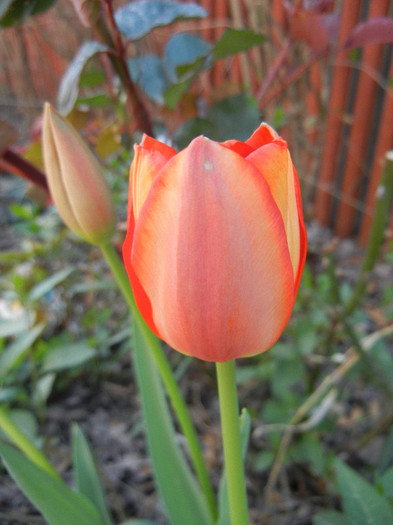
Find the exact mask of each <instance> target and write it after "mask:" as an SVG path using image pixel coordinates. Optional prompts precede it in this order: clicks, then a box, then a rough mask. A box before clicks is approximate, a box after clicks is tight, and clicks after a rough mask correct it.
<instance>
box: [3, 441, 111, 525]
mask: <svg viewBox="0 0 393 525" xmlns="http://www.w3.org/2000/svg"><path fill="white" fill-rule="evenodd" d="M0 455H1V456H2V458H3V461H4V463H5V466H6V467H7V470H8V471H9V473H10V474H11V476H12V477H13V478H14V480H15V482H16V483H17V485H18V486H19V488H20V489H21V490H22V492H23V493H24V494H25V495H26V496H27V497H28V498H29V500H30V501H31V502H32V503H33V505H35V506H36V507H37V509H38V510H39V511H40V512H41V514H42V515H43V516H44V518H45V519H46V520H47V522H48V523H49V524H50V525H70V524H71V523H75V524H76V523H77V524H78V525H104V524H103V522H102V521H101V519H100V516H99V514H98V512H97V510H96V509H95V508H94V507H93V505H92V504H91V503H90V501H89V500H88V499H87V498H85V497H84V496H82V495H81V494H77V493H75V492H73V491H72V490H70V489H69V488H68V487H67V486H66V485H65V483H63V482H62V481H59V480H58V479H55V478H54V477H53V476H50V475H49V474H48V473H46V472H45V471H44V470H42V469H40V468H39V467H37V466H36V465H34V463H32V462H31V461H30V460H29V459H28V458H27V457H26V456H24V455H23V454H22V453H21V452H19V451H17V450H16V449H14V448H13V447H11V446H9V445H6V444H4V443H1V442H0Z"/></svg>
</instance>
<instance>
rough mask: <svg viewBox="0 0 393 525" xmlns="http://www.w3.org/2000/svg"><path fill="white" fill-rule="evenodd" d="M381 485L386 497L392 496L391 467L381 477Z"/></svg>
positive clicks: (392, 475) (392, 478) (392, 469)
mask: <svg viewBox="0 0 393 525" xmlns="http://www.w3.org/2000/svg"><path fill="white" fill-rule="evenodd" d="M381 486H382V490H383V492H384V495H385V496H386V497H387V498H393V467H391V468H390V469H388V470H387V471H386V472H385V473H384V475H383V476H382V477H381Z"/></svg>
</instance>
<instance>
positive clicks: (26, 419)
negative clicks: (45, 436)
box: [9, 408, 38, 444]
mask: <svg viewBox="0 0 393 525" xmlns="http://www.w3.org/2000/svg"><path fill="white" fill-rule="evenodd" d="M9 417H10V419H11V420H12V422H13V423H14V424H15V425H16V426H17V427H18V428H19V430H20V431H21V432H23V434H24V435H25V436H26V437H27V438H28V439H29V440H30V441H31V442H32V443H34V444H36V443H37V441H38V439H37V438H38V423H37V419H36V417H35V416H34V415H33V414H32V413H31V412H29V411H28V410H24V409H22V408H15V409H13V410H11V411H10V412H9Z"/></svg>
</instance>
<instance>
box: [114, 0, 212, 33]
mask: <svg viewBox="0 0 393 525" xmlns="http://www.w3.org/2000/svg"><path fill="white" fill-rule="evenodd" d="M206 16H207V13H206V11H205V9H204V8H203V7H201V6H199V5H198V4H195V3H193V2H187V3H180V2H174V1H173V0H139V1H138V0H137V1H135V2H130V3H129V4H126V5H125V6H123V7H120V8H119V9H117V10H116V12H115V20H116V24H117V26H118V28H119V30H120V31H121V32H122V33H123V34H124V36H125V37H126V38H128V39H130V40H137V39H138V38H141V37H142V36H144V35H147V34H148V33H150V31H151V30H152V29H154V28H155V27H159V26H166V25H169V24H172V23H173V22H175V20H182V19H186V18H204V17H206Z"/></svg>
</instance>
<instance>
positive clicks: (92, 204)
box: [43, 104, 116, 244]
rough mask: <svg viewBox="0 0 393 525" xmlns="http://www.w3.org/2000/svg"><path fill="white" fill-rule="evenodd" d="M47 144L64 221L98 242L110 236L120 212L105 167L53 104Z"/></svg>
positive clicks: (53, 187) (49, 169)
mask: <svg viewBox="0 0 393 525" xmlns="http://www.w3.org/2000/svg"><path fill="white" fill-rule="evenodd" d="M43 144H44V160H45V166H46V170H47V174H48V185H49V188H50V192H51V195H52V196H53V200H54V202H55V203H56V206H57V208H58V210H59V213H60V215H61V216H62V218H63V220H64V222H65V223H66V224H67V225H68V226H69V228H70V229H71V230H73V231H74V232H75V233H77V234H78V235H80V236H82V237H83V238H85V239H86V240H88V241H89V242H92V243H94V244H96V243H97V244H99V243H102V242H104V241H105V240H108V239H110V237H111V236H112V234H113V230H114V226H115V221H116V215H115V210H114V205H113V201H112V197H111V195H110V191H109V188H108V185H107V182H106V180H105V178H104V176H103V174H102V171H101V168H100V166H99V164H98V162H97V160H96V158H95V157H94V156H93V155H92V153H91V152H90V150H89V149H88V147H87V146H86V144H85V143H84V142H83V141H82V140H81V138H80V137H79V135H78V134H77V133H76V131H75V130H74V129H73V128H72V126H71V125H70V123H69V122H67V121H66V120H65V119H64V118H63V117H62V116H60V115H59V114H58V113H56V111H54V110H53V109H52V108H51V107H50V105H49V104H46V105H45V112H44V124H43Z"/></svg>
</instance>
